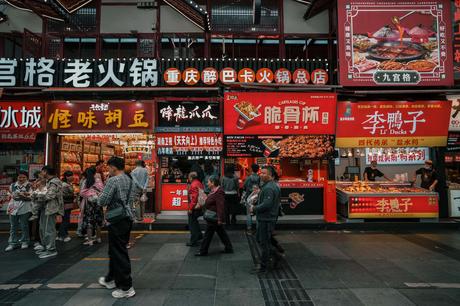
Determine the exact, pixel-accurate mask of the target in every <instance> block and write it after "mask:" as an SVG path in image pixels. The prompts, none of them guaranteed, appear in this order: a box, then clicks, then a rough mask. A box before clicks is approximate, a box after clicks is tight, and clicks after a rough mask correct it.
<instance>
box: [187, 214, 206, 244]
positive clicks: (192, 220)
mask: <svg viewBox="0 0 460 306" xmlns="http://www.w3.org/2000/svg"><path fill="white" fill-rule="evenodd" d="M200 216H201V214H200V212H199V211H197V210H192V212H191V213H189V215H188V228H189V230H190V243H191V244H196V243H198V241H199V240H201V239H203V234H202V233H201V228H200V222H198V218H199V217H200Z"/></svg>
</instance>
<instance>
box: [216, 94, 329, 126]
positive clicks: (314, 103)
mask: <svg viewBox="0 0 460 306" xmlns="http://www.w3.org/2000/svg"><path fill="white" fill-rule="evenodd" d="M336 100H337V97H336V95H335V94H331V93H282V92H281V93H249V92H238V93H234V92H230V93H226V94H225V98H224V118H225V126H224V132H225V134H226V135H297V134H302V135H318V134H331V135H333V134H334V132H335V112H336V109H335V108H336Z"/></svg>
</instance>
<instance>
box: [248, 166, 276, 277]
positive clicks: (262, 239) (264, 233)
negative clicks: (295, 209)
mask: <svg viewBox="0 0 460 306" xmlns="http://www.w3.org/2000/svg"><path fill="white" fill-rule="evenodd" d="M276 178H277V174H276V171H275V169H274V168H273V167H272V166H264V167H262V171H261V173H260V179H261V180H262V183H263V185H262V189H261V191H260V195H259V201H258V203H257V205H256V206H251V208H250V211H251V212H254V213H255V214H256V216H257V242H258V243H259V245H260V248H261V258H260V266H259V267H258V268H256V270H255V272H256V273H265V272H267V269H268V264H269V261H270V259H271V258H272V255H274V258H273V261H274V266H276V264H277V262H278V261H279V257H278V256H277V255H278V254H277V253H276V252H274V251H273V245H272V243H271V240H272V237H273V231H274V229H275V224H276V220H277V219H278V214H279V208H280V195H281V190H280V188H279V186H278V185H277V184H276V182H275V180H276Z"/></svg>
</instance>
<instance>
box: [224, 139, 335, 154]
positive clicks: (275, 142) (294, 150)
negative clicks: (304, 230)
mask: <svg viewBox="0 0 460 306" xmlns="http://www.w3.org/2000/svg"><path fill="white" fill-rule="evenodd" d="M224 147H225V151H226V152H225V156H229V157H280V158H308V159H322V158H328V157H331V156H332V155H333V153H334V137H333V136H329V135H299V136H252V135H245V136H241V135H226V136H225V145H224Z"/></svg>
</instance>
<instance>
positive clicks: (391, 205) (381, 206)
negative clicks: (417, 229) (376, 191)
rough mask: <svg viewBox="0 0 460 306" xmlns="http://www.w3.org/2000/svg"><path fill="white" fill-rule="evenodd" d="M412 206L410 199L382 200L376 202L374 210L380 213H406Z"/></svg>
mask: <svg viewBox="0 0 460 306" xmlns="http://www.w3.org/2000/svg"><path fill="white" fill-rule="evenodd" d="M412 205H414V204H413V203H412V200H411V199H410V198H401V199H398V198H394V199H385V198H383V199H380V200H378V201H377V204H376V209H377V210H378V211H379V212H381V213H406V212H408V211H409V206H412Z"/></svg>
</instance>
